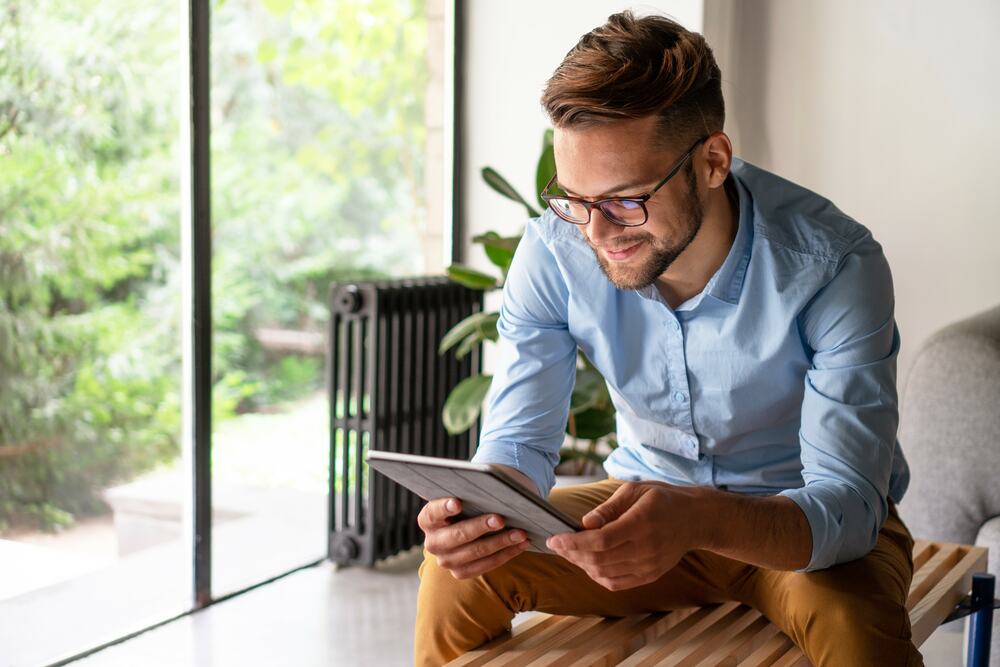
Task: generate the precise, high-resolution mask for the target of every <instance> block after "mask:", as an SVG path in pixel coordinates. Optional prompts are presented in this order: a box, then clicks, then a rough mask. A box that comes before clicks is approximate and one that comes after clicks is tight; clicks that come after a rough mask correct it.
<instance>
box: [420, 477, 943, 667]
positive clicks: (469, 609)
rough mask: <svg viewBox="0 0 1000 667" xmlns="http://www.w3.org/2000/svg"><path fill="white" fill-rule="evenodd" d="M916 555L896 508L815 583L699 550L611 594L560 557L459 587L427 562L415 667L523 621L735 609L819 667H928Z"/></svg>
mask: <svg viewBox="0 0 1000 667" xmlns="http://www.w3.org/2000/svg"><path fill="white" fill-rule="evenodd" d="M621 483H622V482H620V481H618V480H605V481H602V482H596V483H594V484H583V485H579V486H571V487H565V488H558V489H555V490H553V492H552V495H551V496H550V498H549V500H550V501H551V502H552V503H553V504H554V505H555V506H556V507H558V508H560V509H561V510H562V511H564V512H566V513H567V514H569V515H571V516H575V517H577V518H579V517H582V516H583V515H584V514H586V513H587V512H588V511H590V510H591V509H592V508H594V507H596V506H597V505H599V504H600V503H601V502H603V501H604V500H606V499H607V498H608V497H610V496H611V494H612V493H614V490H615V489H616V488H617V487H618V486H619V485H620V484H621ZM678 520H680V521H683V520H684V518H683V517H678ZM665 529H667V530H669V526H667V527H666V528H665ZM912 550H913V538H912V537H911V536H910V533H909V531H908V530H907V529H906V526H905V525H903V523H902V521H900V519H899V514H898V513H897V512H896V508H895V506H894V505H893V504H892V503H890V505H889V516H888V518H887V519H886V522H885V525H884V526H883V527H882V530H881V532H880V533H879V536H878V542H877V544H876V545H875V548H874V549H873V550H872V552H871V553H869V554H868V555H867V556H865V557H864V558H860V559H858V560H855V561H852V562H849V563H844V564H841V565H836V566H834V567H831V568H828V569H826V570H821V571H818V572H808V573H796V572H785V571H776V570H766V569H763V568H759V567H755V566H752V565H747V564H746V563H741V562H739V561H735V560H732V559H729V558H725V557H723V556H719V555H716V554H713V553H710V552H707V551H691V552H689V553H688V554H687V555H686V556H685V557H684V558H683V559H682V560H681V561H680V563H678V565H677V566H676V567H674V568H673V569H672V570H670V571H669V572H667V573H666V574H665V575H664V576H663V577H661V578H660V579H659V580H658V581H656V582H654V583H651V584H647V585H644V586H640V587H638V588H634V589H630V590H625V591H616V592H612V591H609V590H607V589H605V588H604V587H602V586H601V585H600V584H597V583H596V582H594V581H593V580H592V579H590V578H589V577H588V576H587V575H586V573H584V572H583V570H581V569H579V568H577V567H576V566H574V565H572V564H570V563H569V562H568V561H566V560H564V559H562V558H560V557H558V556H551V555H546V554H538V553H531V552H525V553H522V554H520V555H519V556H517V557H516V558H514V559H513V560H511V561H509V562H507V563H506V564H505V565H503V566H501V567H499V568H497V569H495V570H493V571H491V572H487V573H486V574H484V575H482V576H479V577H476V578H474V579H467V580H457V579H455V578H454V577H452V576H451V573H449V572H448V571H447V570H444V569H442V568H440V567H438V565H437V561H436V559H435V558H434V557H433V556H431V555H430V554H427V553H426V552H425V557H424V562H423V564H422V565H421V566H420V579H421V583H420V593H419V597H418V601H417V625H416V636H415V640H416V641H415V660H416V664H418V665H421V666H425V665H434V666H438V665H443V664H444V663H446V662H448V661H449V660H452V659H454V658H455V657H457V656H459V655H461V654H462V653H464V652H466V651H468V650H470V649H473V648H475V647H477V646H479V645H481V644H483V643H485V642H487V641H489V640H490V639H493V638H494V637H497V636H499V635H500V634H502V633H504V632H505V631H507V630H508V629H509V628H510V622H511V619H512V618H513V617H514V614H516V613H517V612H521V611H529V610H537V611H543V612H548V613H550V614H567V615H576V616H612V617H613V616H627V615H630V614H639V613H645V612H655V611H667V610H670V609H680V608H685V607H693V606H700V605H704V604H712V603H719V602H725V601H729V600H736V601H739V602H742V603H744V604H747V605H749V606H751V607H753V608H755V609H757V610H758V611H760V612H761V613H762V614H764V615H765V616H766V617H767V618H768V619H770V620H771V622H773V623H774V624H776V625H777V626H778V627H780V628H781V629H782V630H783V631H784V632H785V634H787V635H788V636H789V637H791V639H792V640H793V641H794V642H795V643H796V645H798V646H799V647H800V648H801V649H802V651H803V653H805V655H806V656H807V657H808V658H809V659H810V660H811V661H812V663H813V664H814V665H816V666H817V667H827V666H830V665H837V666H841V665H843V666H851V667H855V666H864V665H877V666H878V667H888V666H890V665H900V666H907V667H912V666H914V665H923V659H922V658H921V657H920V654H919V653H918V652H917V650H916V648H914V646H913V643H912V642H911V640H910V619H909V615H908V614H907V611H906V607H905V603H906V596H907V593H908V592H909V588H910V579H911V578H912V576H913V560H912Z"/></svg>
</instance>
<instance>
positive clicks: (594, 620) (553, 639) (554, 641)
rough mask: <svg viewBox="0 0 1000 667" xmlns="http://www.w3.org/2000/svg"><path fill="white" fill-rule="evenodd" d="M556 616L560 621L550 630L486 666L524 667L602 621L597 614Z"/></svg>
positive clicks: (571, 641)
mask: <svg viewBox="0 0 1000 667" xmlns="http://www.w3.org/2000/svg"><path fill="white" fill-rule="evenodd" d="M558 618H560V619H562V622H560V623H558V624H555V625H553V626H551V627H552V631H551V632H548V633H543V634H540V635H539V636H538V637H537V640H536V641H531V642H525V643H524V644H522V646H521V647H520V650H519V651H515V652H514V653H510V652H507V653H505V654H502V655H498V656H497V657H496V658H494V659H493V660H491V661H489V662H487V663H486V666H487V667H495V666H496V665H504V666H505V667H525V665H530V664H532V663H533V662H535V661H537V660H539V659H542V658H544V657H545V656H547V655H551V652H552V651H553V650H555V649H558V648H559V647H560V646H567V645H570V646H571V645H572V643H573V642H574V641H577V638H578V637H580V636H581V635H584V634H586V633H588V632H590V631H591V630H593V629H594V626H597V625H600V624H601V623H602V622H603V621H604V619H603V618H601V617H599V616H587V617H584V618H574V617H572V616H560V617H558Z"/></svg>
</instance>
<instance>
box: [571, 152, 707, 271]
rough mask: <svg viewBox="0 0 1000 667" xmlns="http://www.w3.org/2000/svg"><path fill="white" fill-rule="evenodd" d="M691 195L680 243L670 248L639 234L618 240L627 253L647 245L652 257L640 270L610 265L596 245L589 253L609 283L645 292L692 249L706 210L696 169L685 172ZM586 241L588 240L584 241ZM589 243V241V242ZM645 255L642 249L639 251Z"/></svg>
mask: <svg viewBox="0 0 1000 667" xmlns="http://www.w3.org/2000/svg"><path fill="white" fill-rule="evenodd" d="M685 172H686V176H687V179H686V180H687V183H688V191H687V196H686V197H685V202H684V210H685V212H686V213H685V215H684V218H683V220H682V221H681V222H682V223H683V227H682V229H681V231H682V233H683V234H684V237H683V238H682V239H681V241H680V242H679V243H675V244H667V243H665V242H663V241H660V240H657V239H655V238H654V237H653V235H652V234H649V233H640V234H636V235H628V236H623V237H618V238H616V239H615V243H616V245H617V247H619V248H621V249H624V248H628V247H630V246H633V245H635V244H636V243H643V244H645V245H648V246H649V248H650V250H651V257H649V258H648V259H647V260H646V261H645V262H643V263H642V264H640V265H637V266H630V265H628V264H624V263H617V262H615V263H612V262H609V261H608V260H607V259H606V258H605V257H604V255H602V254H601V251H600V250H598V249H597V248H595V247H594V246H593V245H591V246H590V249H591V250H593V251H594V255H595V256H596V257H597V263H598V264H600V266H601V270H602V271H604V275H605V276H607V277H608V280H610V281H611V283H612V284H613V285H614V286H615V287H617V288H618V289H623V290H634V289H644V288H646V287H649V286H650V285H652V284H653V281H654V280H656V279H657V278H659V277H660V276H661V275H662V274H663V272H664V271H666V270H667V268H668V267H669V266H670V265H671V264H673V262H674V260H675V259H677V257H678V256H680V254H681V253H682V252H684V250H685V249H687V247H688V246H689V245H691V241H693V240H694V237H695V236H696V235H697V234H698V230H699V229H701V223H702V220H703V218H704V213H705V212H704V209H703V207H702V205H701V201H699V199H698V191H697V189H696V185H695V175H694V170H693V169H686V170H685ZM585 238H586V237H585ZM588 243H589V241H588ZM639 252H642V249H640V250H639Z"/></svg>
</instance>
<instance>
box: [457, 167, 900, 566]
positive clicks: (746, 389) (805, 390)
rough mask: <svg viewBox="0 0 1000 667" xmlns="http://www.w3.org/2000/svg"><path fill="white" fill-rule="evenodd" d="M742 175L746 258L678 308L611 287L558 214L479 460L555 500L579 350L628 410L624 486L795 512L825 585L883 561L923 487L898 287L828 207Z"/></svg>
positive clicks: (506, 334)
mask: <svg viewBox="0 0 1000 667" xmlns="http://www.w3.org/2000/svg"><path fill="white" fill-rule="evenodd" d="M732 175H733V177H734V181H735V185H736V188H737V191H738V193H739V225H738V229H737V232H736V237H735V240H734V242H733V246H732V248H731V249H730V251H729V254H728V256H727V257H726V259H725V261H724V263H723V264H722V266H721V267H720V268H719V270H718V271H717V272H716V273H715V275H713V276H712V278H711V279H710V280H709V281H708V284H707V285H706V286H705V288H704V289H703V290H702V291H701V293H700V294H698V295H696V296H694V297H692V298H690V299H688V300H687V301H685V302H684V303H683V304H681V305H680V306H678V307H677V308H676V309H673V308H671V307H670V306H669V305H668V304H667V303H666V301H664V300H663V298H662V297H661V296H660V293H659V291H658V290H657V289H656V288H655V287H653V286H651V287H649V288H646V289H644V290H621V289H618V288H616V287H615V286H614V285H612V284H611V282H610V281H608V279H607V278H606V277H605V275H604V273H603V272H602V271H601V269H600V267H599V265H598V264H597V260H596V258H595V257H594V254H593V251H592V250H591V249H590V247H589V246H588V245H587V243H586V241H585V240H584V238H583V235H582V231H581V229H579V228H578V227H576V226H574V225H571V224H569V223H566V222H564V221H562V220H560V219H559V218H557V217H556V216H555V214H553V213H552V212H551V211H546V212H545V214H544V215H542V216H541V217H540V218H537V219H534V220H532V221H531V222H530V223H529V224H528V226H527V229H526V230H525V233H524V236H523V238H522V240H521V243H520V245H519V246H518V248H517V252H516V253H515V257H514V261H513V263H512V265H511V268H510V272H509V275H508V277H507V281H506V284H505V285H504V290H503V305H502V307H501V309H500V319H499V322H498V323H497V329H498V331H499V333H500V341H499V359H498V362H497V369H496V372H495V374H494V378H493V385H492V388H491V391H490V397H489V400H488V409H487V413H486V416H485V417H484V421H483V429H482V434H481V436H480V442H479V447H478V450H477V452H476V454H475V456H474V458H473V460H474V461H478V462H484V463H485V462H489V463H503V464H506V465H510V466H513V467H515V468H517V469H518V470H520V471H522V472H523V473H524V474H526V475H527V476H528V477H529V478H531V479H532V480H533V481H534V482H535V484H536V485H537V486H538V488H539V489H540V490H541V492H542V493H543V495H547V494H548V492H549V491H550V490H551V488H552V486H553V483H554V473H553V468H554V466H555V464H556V463H557V462H558V459H559V448H560V446H561V445H562V444H563V441H564V438H565V435H564V433H565V427H566V420H567V415H568V411H569V403H570V394H571V392H572V388H573V384H574V379H575V373H576V348H577V346H579V347H581V348H582V349H583V351H584V352H585V353H586V354H587V356H588V357H589V358H590V360H591V361H592V362H593V363H594V365H595V366H596V367H597V369H598V370H599V371H600V372H601V374H603V375H604V378H605V380H606V381H607V385H608V389H609V391H610V393H611V397H612V400H613V401H614V405H615V408H616V409H617V411H618V415H617V435H618V442H619V448H618V449H616V450H615V451H614V452H613V453H612V454H611V456H610V457H609V458H608V460H607V461H606V463H605V469H606V470H607V472H608V474H609V475H611V476H612V477H615V478H617V479H621V480H660V481H663V482H667V483H670V484H679V485H703V486H713V487H718V488H725V489H728V490H729V491H734V492H739V493H748V494H762V495H770V494H780V495H784V496H788V497H789V498H791V499H792V500H793V501H795V502H796V503H797V504H798V505H799V507H801V508H802V510H803V512H804V513H805V515H806V517H807V518H808V520H809V525H810V527H811V530H812V544H813V551H812V558H811V559H810V562H809V564H808V565H807V566H806V567H805V568H803V571H812V570H817V569H822V568H826V567H829V566H831V565H834V564H837V563H842V562H845V561H849V560H853V559H855V558H860V557H861V556H864V555H865V554H867V553H868V552H869V551H870V550H871V549H872V547H873V546H874V545H875V541H876V539H877V536H878V532H879V529H880V528H881V526H882V523H883V522H884V521H885V518H886V514H887V512H888V503H887V500H886V498H887V497H888V498H891V499H892V500H893V501H895V502H899V501H900V500H901V499H902V496H903V493H904V492H905V491H906V486H907V484H908V481H909V468H908V466H907V464H906V460H905V458H904V457H903V453H902V451H901V449H900V447H899V443H898V441H897V440H896V427H897V422H898V410H897V395H896V355H897V353H898V351H899V333H898V331H897V328H896V324H895V319H894V317H893V303H894V302H893V290H892V277H891V275H890V272H889V266H888V264H887V262H886V259H885V256H884V255H883V253H882V248H881V246H880V245H879V244H878V243H877V242H876V241H875V240H874V239H873V238H872V236H871V233H870V232H869V231H868V230H867V229H866V228H865V227H863V226H862V225H860V224H859V223H857V222H855V221H854V220H852V219H851V218H849V217H848V216H846V215H845V214H844V213H842V212H841V211H839V210H838V209H837V208H836V207H835V206H834V205H833V204H832V203H831V202H829V201H828V200H826V199H824V198H822V197H820V196H819V195H817V194H815V193H813V192H810V191H808V190H806V189H804V188H802V187H800V186H798V185H795V184H794V183H791V182H789V181H786V180H784V179H782V178H779V177H778V176H775V175H774V174H771V173H768V172H766V171H764V170H762V169H759V168H757V167H754V166H753V165H750V164H748V163H746V162H743V161H740V160H734V163H733V168H732ZM674 520H684V518H683V517H671V518H670V519H665V521H674ZM666 527H667V525H666V524H665V528H666Z"/></svg>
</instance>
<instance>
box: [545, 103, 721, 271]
mask: <svg viewBox="0 0 1000 667" xmlns="http://www.w3.org/2000/svg"><path fill="white" fill-rule="evenodd" d="M655 131H656V119H655V118H654V117H649V118H643V119H640V120H625V121H617V122H613V123H608V124H606V125H599V126H595V127H588V128H584V129H566V128H563V129H560V128H556V130H555V158H556V172H557V173H558V175H559V176H558V180H559V185H560V187H561V188H562V189H563V190H565V191H566V192H567V193H568V194H570V195H573V196H576V197H583V198H585V199H589V200H595V199H602V198H605V197H615V196H617V197H624V196H637V195H641V194H644V193H646V192H648V191H649V190H651V189H652V188H653V187H654V186H655V185H656V184H657V183H659V182H660V180H661V179H662V178H663V177H664V176H666V174H667V172H668V171H669V170H670V168H671V167H672V166H673V165H674V164H675V163H676V162H677V160H678V159H680V158H681V156H682V155H683V151H684V150H686V147H685V148H681V149H676V148H674V149H671V148H663V147H660V146H659V145H658V144H657V142H656V141H655V140H654V132H655ZM693 159H694V156H693V155H692V157H691V158H689V159H688V164H685V165H684V166H683V167H682V168H681V170H680V171H679V172H678V173H677V174H676V175H675V176H674V177H673V178H672V179H671V180H670V181H669V182H668V183H667V184H666V185H664V186H663V187H662V188H660V189H659V190H658V191H657V192H656V194H655V195H653V198H652V199H650V200H649V201H647V202H646V209H647V210H648V211H649V218H648V220H647V221H646V224H644V225H642V226H640V227H622V226H619V225H615V224H613V223H611V222H609V221H608V220H607V219H606V218H605V217H604V215H603V214H602V213H601V211H600V209H597V208H595V209H593V210H592V212H591V216H590V222H589V223H588V224H586V225H581V227H580V229H581V231H582V232H583V236H584V239H586V241H587V243H588V244H589V245H590V247H591V249H592V250H593V251H594V255H595V256H596V257H597V261H598V263H599V264H600V266H601V269H602V270H603V271H604V274H605V275H606V276H607V277H608V280H610V281H611V282H612V283H613V284H614V285H615V286H616V287H618V288H620V289H641V288H644V287H647V286H648V285H651V284H652V283H653V281H654V280H656V279H657V278H658V277H659V276H660V275H661V274H663V272H664V271H666V270H667V267H669V266H670V264H671V263H672V262H673V261H674V259H676V258H677V256H678V255H680V254H681V252H683V251H684V249H685V248H687V247H688V245H689V244H690V243H691V241H692V240H693V239H694V237H695V234H697V232H698V229H699V228H700V227H701V222H702V218H703V206H702V202H701V200H700V198H699V196H698V192H697V188H696V184H695V177H694V172H693V171H692V167H691V164H690V163H691V162H692V161H693ZM565 224H570V223H568V222H567V223H565Z"/></svg>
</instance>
